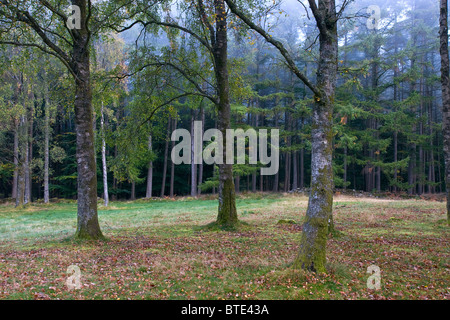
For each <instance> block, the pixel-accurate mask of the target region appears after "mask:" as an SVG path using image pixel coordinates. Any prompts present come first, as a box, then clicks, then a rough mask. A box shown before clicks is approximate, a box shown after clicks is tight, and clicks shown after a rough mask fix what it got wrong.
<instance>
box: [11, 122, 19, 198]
mask: <svg viewBox="0 0 450 320" xmlns="http://www.w3.org/2000/svg"><path fill="white" fill-rule="evenodd" d="M13 155H14V160H13V161H14V175H13V183H12V191H11V197H12V198H13V199H16V198H17V181H18V178H19V167H18V165H19V121H18V120H14V151H13Z"/></svg>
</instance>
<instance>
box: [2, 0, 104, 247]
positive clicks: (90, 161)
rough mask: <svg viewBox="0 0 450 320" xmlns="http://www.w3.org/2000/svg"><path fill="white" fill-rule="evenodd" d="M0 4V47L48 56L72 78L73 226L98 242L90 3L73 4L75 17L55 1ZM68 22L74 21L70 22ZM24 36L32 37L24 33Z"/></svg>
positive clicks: (79, 233) (74, 1)
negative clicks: (75, 195)
mask: <svg viewBox="0 0 450 320" xmlns="http://www.w3.org/2000/svg"><path fill="white" fill-rule="evenodd" d="M0 4H1V7H0V17H1V18H2V30H1V31H0V44H9V45H13V46H23V47H33V48H37V49H39V50H41V51H43V52H45V53H47V54H50V55H53V56H55V57H57V58H58V59H59V60H60V61H61V62H62V63H63V64H64V65H65V66H66V67H67V70H68V71H69V73H70V74H71V75H72V76H73V78H74V81H75V101H74V110H75V123H76V132H77V135H76V136H77V151H76V158H77V172H78V178H77V179H78V185H77V193H78V211H77V218H78V221H77V231H76V234H75V236H76V237H77V238H82V239H99V238H102V237H103V235H102V232H101V230H100V225H99V222H98V215H97V173H96V167H95V155H94V132H93V127H92V123H93V108H92V92H91V76H90V55H89V53H90V50H89V43H90V40H91V37H92V31H91V29H90V28H89V24H90V20H91V18H92V13H93V12H92V11H93V8H92V5H91V1H89V0H72V5H74V6H76V7H72V9H73V13H74V14H73V15H70V16H67V15H66V14H65V13H64V10H63V8H62V5H61V4H60V3H59V2H56V1H55V2H54V3H53V2H50V1H44V0H36V1H34V0H28V1H21V2H19V3H16V2H15V1H14V2H13V1H10V0H0ZM42 9H45V14H44V15H43V14H42V13H41V10H42ZM69 18H70V19H73V20H70V21H69ZM56 20H57V21H59V22H60V23H59V24H56V26H55V25H53V26H52V23H49V21H56ZM70 22H71V23H70ZM61 25H62V27H61ZM10 28H21V30H22V31H23V32H24V33H25V34H28V37H22V38H19V37H17V35H16V34H15V33H13V32H8V30H9V29H10ZM29 30H32V31H33V32H32V33H31V32H28V31H29ZM36 37H37V38H38V39H40V41H39V40H38V39H37V38H36ZM23 39H25V40H23ZM27 39H29V40H27Z"/></svg>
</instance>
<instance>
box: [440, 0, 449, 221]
mask: <svg viewBox="0 0 450 320" xmlns="http://www.w3.org/2000/svg"><path fill="white" fill-rule="evenodd" d="M447 16H448V4H447V0H441V1H440V16H439V38H440V47H439V52H440V55H441V85H442V122H443V123H442V127H443V136H444V157H445V158H444V160H445V187H446V192H447V223H448V224H449V225H450V79H449V72H450V71H449V54H448V17H447Z"/></svg>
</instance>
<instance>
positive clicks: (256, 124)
mask: <svg viewBox="0 0 450 320" xmlns="http://www.w3.org/2000/svg"><path fill="white" fill-rule="evenodd" d="M256 107H258V105H257V106H256ZM253 119H254V120H253V121H254V123H253V126H254V128H255V130H256V128H257V127H258V114H255V115H254V117H253ZM252 192H256V171H255V172H254V173H252Z"/></svg>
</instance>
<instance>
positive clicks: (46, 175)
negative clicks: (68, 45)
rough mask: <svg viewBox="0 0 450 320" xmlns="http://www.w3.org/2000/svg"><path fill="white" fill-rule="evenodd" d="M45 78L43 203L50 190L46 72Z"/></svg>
mask: <svg viewBox="0 0 450 320" xmlns="http://www.w3.org/2000/svg"><path fill="white" fill-rule="evenodd" d="M44 76H45V88H44V100H45V101H44V103H45V116H44V121H45V123H44V203H49V201H50V188H49V170H50V168H49V167H50V157H49V154H50V152H49V151H50V150H49V148H50V98H49V94H48V88H49V84H48V78H47V72H45V74H44Z"/></svg>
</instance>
